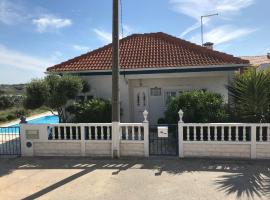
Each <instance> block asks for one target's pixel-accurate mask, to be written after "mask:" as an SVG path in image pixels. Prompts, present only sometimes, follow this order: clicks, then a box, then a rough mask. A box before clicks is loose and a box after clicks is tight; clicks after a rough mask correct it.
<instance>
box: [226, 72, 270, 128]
mask: <svg viewBox="0 0 270 200" xmlns="http://www.w3.org/2000/svg"><path fill="white" fill-rule="evenodd" d="M227 87H228V90H229V94H230V96H231V100H232V101H231V105H230V107H231V110H232V111H233V113H234V115H235V118H237V119H238V120H240V121H242V122H254V123H255V122H270V72H269V71H260V72H257V71H256V70H255V69H250V70H248V71H246V72H245V73H244V74H238V75H237V76H235V78H234V80H233V82H232V83H230V84H229V85H228V86H227Z"/></svg>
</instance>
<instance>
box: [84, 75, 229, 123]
mask: <svg viewBox="0 0 270 200" xmlns="http://www.w3.org/2000/svg"><path fill="white" fill-rule="evenodd" d="M233 73H234V72H201V73H199V72H196V73H195V72H193V73H169V74H145V75H142V74H140V75H126V76H125V78H124V76H123V75H121V76H120V96H121V108H122V110H123V112H122V118H121V121H122V122H134V114H133V112H134V102H133V101H134V88H136V87H145V88H147V89H148V98H149V107H148V108H147V109H148V111H149V119H150V123H151V124H156V123H157V120H158V118H160V117H163V114H164V111H165V99H164V91H166V90H169V89H173V88H177V89H183V90H187V89H207V90H209V91H213V92H217V93H220V94H221V95H222V96H223V97H224V99H225V101H227V100H228V91H227V89H226V87H225V85H227V84H228V80H229V79H230V77H231V76H232V74H233ZM83 78H84V79H85V80H87V81H88V83H89V84H90V86H91V94H92V95H94V96H95V97H100V98H104V99H111V87H112V86H111V76H110V75H98V76H83ZM154 87H159V88H161V89H162V91H161V92H162V94H161V96H159V97H153V96H151V95H150V88H154Z"/></svg>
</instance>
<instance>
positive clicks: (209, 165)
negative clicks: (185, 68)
mask: <svg viewBox="0 0 270 200" xmlns="http://www.w3.org/2000/svg"><path fill="white" fill-rule="evenodd" d="M0 166H1V168H0V178H1V177H2V176H5V175H7V174H9V173H12V171H14V170H20V169H24V170H25V169H83V170H82V171H80V172H78V173H76V174H74V175H71V176H69V177H67V178H65V179H63V180H60V181H59V182H57V183H55V184H53V185H50V186H48V187H47V188H44V189H42V190H40V191H38V192H36V193H35V194H32V195H30V196H28V197H26V198H25V199H35V198H38V197H41V196H42V195H44V194H46V193H49V192H51V191H53V190H55V189H57V188H59V187H61V186H63V185H65V184H67V183H69V182H71V181H73V180H75V179H77V178H79V177H81V176H83V175H85V174H87V173H91V172H92V171H94V170H99V169H114V170H115V171H114V172H112V175H118V174H119V173H121V172H123V171H125V170H128V169H148V170H153V174H154V175H155V176H160V175H162V173H164V172H165V173H169V174H171V175H181V174H182V173H191V172H207V171H208V172H226V173H228V174H226V175H223V176H219V177H218V178H217V179H216V180H213V184H214V187H215V188H216V190H218V191H220V192H224V193H225V194H228V195H229V194H234V195H236V197H237V198H241V197H243V196H245V197H248V198H250V199H253V198H254V197H259V198H260V197H266V196H269V198H270V161H249V160H241V161H237V160H210V159H183V160H180V159H168V158H154V159H153V158H151V159H119V160H110V159H107V160H101V159H100V160H99V159H91V158H48V157H47V158H12V159H11V158H2V159H0Z"/></svg>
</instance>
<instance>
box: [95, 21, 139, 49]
mask: <svg viewBox="0 0 270 200" xmlns="http://www.w3.org/2000/svg"><path fill="white" fill-rule="evenodd" d="M94 32H95V33H96V34H97V36H98V38H99V39H100V40H101V41H102V42H103V43H105V44H108V43H111V42H112V32H108V31H105V30H104V29H99V28H95V29H94ZM123 33H124V34H123V37H126V36H128V35H130V34H132V33H134V29H133V28H132V27H130V26H129V25H126V24H124V25H123ZM119 37H120V39H121V38H122V31H121V30H120V32H119Z"/></svg>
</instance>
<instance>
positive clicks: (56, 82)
mask: <svg viewBox="0 0 270 200" xmlns="http://www.w3.org/2000/svg"><path fill="white" fill-rule="evenodd" d="M82 89H83V81H82V80H81V79H80V78H79V77H76V76H70V75H64V76H58V75H49V76H47V77H45V78H44V79H40V80H33V81H32V82H31V83H29V84H28V85H27V86H26V99H25V103H24V105H25V107H26V108H30V109H35V108H39V107H41V106H46V107H47V108H48V109H50V110H51V111H52V112H53V111H55V110H56V111H57V112H58V115H59V118H60V122H66V121H67V116H66V112H65V106H66V104H67V102H68V101H69V100H72V99H74V98H75V97H76V95H77V94H78V93H80V92H81V91H82Z"/></svg>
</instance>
